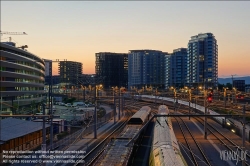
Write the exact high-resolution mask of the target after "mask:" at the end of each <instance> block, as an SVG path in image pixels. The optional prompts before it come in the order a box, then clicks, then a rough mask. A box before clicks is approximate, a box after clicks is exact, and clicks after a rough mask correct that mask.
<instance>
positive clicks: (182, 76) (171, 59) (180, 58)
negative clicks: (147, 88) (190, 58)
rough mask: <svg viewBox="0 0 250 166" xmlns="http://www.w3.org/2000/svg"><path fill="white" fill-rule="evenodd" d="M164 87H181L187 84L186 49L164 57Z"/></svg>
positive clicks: (176, 50)
mask: <svg viewBox="0 0 250 166" xmlns="http://www.w3.org/2000/svg"><path fill="white" fill-rule="evenodd" d="M165 60H166V66H165V67H166V68H165V74H166V83H165V87H166V88H169V87H171V86H173V87H183V86H185V85H186V82H187V49H186V48H178V49H175V50H174V51H173V53H172V54H170V55H166V59H165Z"/></svg>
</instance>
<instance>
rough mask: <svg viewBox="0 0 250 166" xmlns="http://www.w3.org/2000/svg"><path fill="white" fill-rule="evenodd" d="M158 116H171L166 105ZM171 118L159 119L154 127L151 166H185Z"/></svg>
mask: <svg viewBox="0 0 250 166" xmlns="http://www.w3.org/2000/svg"><path fill="white" fill-rule="evenodd" d="M158 114H161V115H167V114H169V110H168V107H167V106H166V105H160V106H159V108H158ZM185 165H187V164H186V161H185V160H184V158H183V156H182V154H181V152H180V148H179V145H178V143H177V140H176V137H175V134H174V131H173V127H172V122H171V118H170V117H158V118H157V120H156V122H155V126H154V136H153V141H152V146H151V152H150V158H149V166H185Z"/></svg>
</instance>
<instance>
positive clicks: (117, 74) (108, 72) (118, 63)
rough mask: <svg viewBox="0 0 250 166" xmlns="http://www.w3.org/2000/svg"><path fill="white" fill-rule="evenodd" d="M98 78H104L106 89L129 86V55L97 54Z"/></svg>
mask: <svg viewBox="0 0 250 166" xmlns="http://www.w3.org/2000/svg"><path fill="white" fill-rule="evenodd" d="M95 71H96V77H97V78H98V77H99V78H100V77H102V78H103V86H104V88H111V87H115V86H117V87H126V88H127V86H128V54H127V53H111V52H99V53H96V66H95Z"/></svg>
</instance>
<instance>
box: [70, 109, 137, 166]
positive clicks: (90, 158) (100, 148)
mask: <svg viewBox="0 0 250 166" xmlns="http://www.w3.org/2000/svg"><path fill="white" fill-rule="evenodd" d="M132 114H133V111H131V110H129V109H127V113H126V119H125V121H124V122H121V123H120V124H119V126H118V127H117V128H116V129H115V130H113V131H112V132H111V133H110V134H109V135H108V136H107V137H105V138H104V139H103V140H102V141H101V142H100V143H98V144H97V145H96V146H95V147H94V148H93V149H92V150H91V151H89V152H88V153H87V154H86V155H85V156H84V158H81V159H79V160H78V161H77V162H76V163H75V164H74V166H80V165H84V166H87V165H91V164H92V163H93V162H95V161H96V160H97V158H98V157H99V156H100V155H101V154H102V153H103V152H104V150H105V147H106V146H107V145H108V143H109V142H110V138H111V137H112V136H114V135H116V134H119V133H120V132H121V131H122V129H123V128H124V127H125V125H126V124H127V122H128V120H129V118H130V117H131V116H132Z"/></svg>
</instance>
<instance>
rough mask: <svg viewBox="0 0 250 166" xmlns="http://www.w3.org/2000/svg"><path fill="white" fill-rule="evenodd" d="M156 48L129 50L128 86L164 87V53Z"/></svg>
mask: <svg viewBox="0 0 250 166" xmlns="http://www.w3.org/2000/svg"><path fill="white" fill-rule="evenodd" d="M166 54H167V53H164V52H162V51H158V50H130V52H129V55H128V86H129V88H132V87H137V88H142V87H145V86H147V87H148V86H152V87H155V88H164V84H165V55H166Z"/></svg>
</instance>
